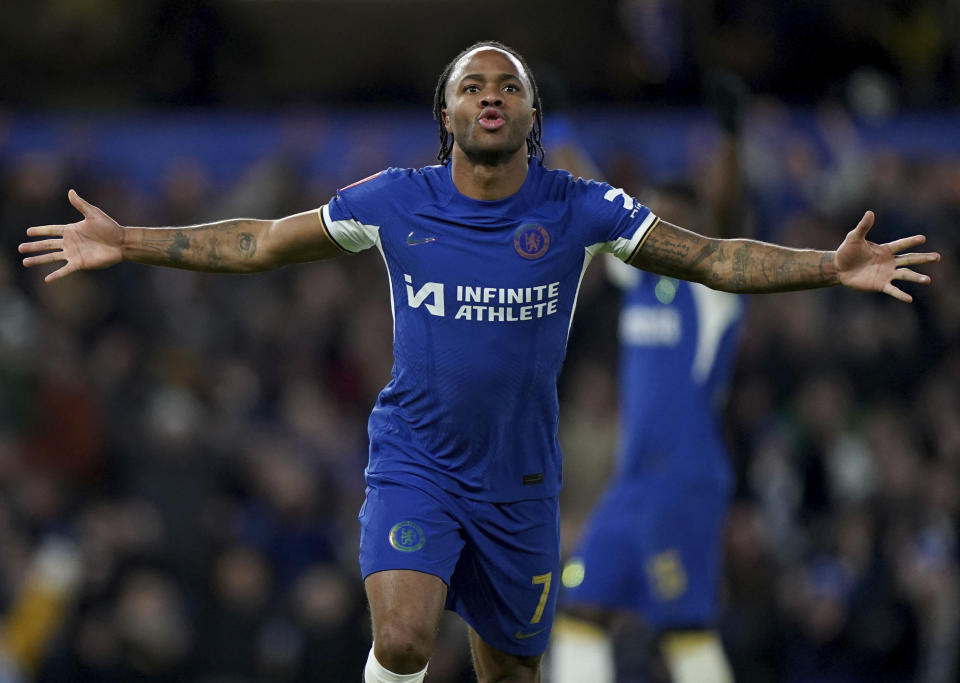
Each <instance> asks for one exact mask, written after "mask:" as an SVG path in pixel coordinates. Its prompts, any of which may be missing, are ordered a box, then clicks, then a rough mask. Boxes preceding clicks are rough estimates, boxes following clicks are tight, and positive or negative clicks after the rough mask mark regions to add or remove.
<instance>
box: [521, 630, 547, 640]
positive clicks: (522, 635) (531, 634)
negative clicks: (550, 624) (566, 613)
mask: <svg viewBox="0 0 960 683" xmlns="http://www.w3.org/2000/svg"><path fill="white" fill-rule="evenodd" d="M544 631H546V628H542V629H540V630H539V631H534V632H533V633H521V632H520V631H517V632H516V633H514V634H513V637H514V638H516V639H517V640H523V639H525V638H533V637H534V636H535V635H537V634H540V633H543V632H544Z"/></svg>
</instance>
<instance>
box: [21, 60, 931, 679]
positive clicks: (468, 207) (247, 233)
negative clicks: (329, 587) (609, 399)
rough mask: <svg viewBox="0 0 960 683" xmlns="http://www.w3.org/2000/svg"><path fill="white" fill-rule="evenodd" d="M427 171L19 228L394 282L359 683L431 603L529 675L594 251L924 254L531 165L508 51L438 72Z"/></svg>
mask: <svg viewBox="0 0 960 683" xmlns="http://www.w3.org/2000/svg"><path fill="white" fill-rule="evenodd" d="M434 113H435V115H436V117H437V119H438V122H439V132H440V154H439V159H440V162H441V163H440V165H438V166H431V167H427V168H423V169H419V170H413V169H388V170H386V171H383V172H381V173H378V174H377V175H375V176H371V177H370V178H367V179H366V180H364V181H361V182H359V183H356V184H354V185H351V186H349V187H347V188H344V189H342V190H340V191H339V192H338V193H337V195H336V196H335V197H334V198H332V199H331V200H330V202H329V203H327V204H326V205H324V206H323V207H321V208H320V209H319V210H315V211H307V212H304V213H300V214H296V215H293V216H288V217H286V218H282V219H279V220H253V219H235V220H228V221H222V222H217V223H209V224H204V225H196V226H192V227H187V228H128V227H122V226H120V225H118V224H117V223H116V222H115V221H113V220H112V219H111V218H110V217H109V216H107V215H106V214H105V213H103V212H102V211H101V210H100V209H98V208H96V207H94V206H91V205H90V204H88V203H87V202H85V201H83V200H82V199H81V198H80V197H79V196H77V194H76V193H75V192H73V191H71V192H70V194H69V198H70V201H71V203H72V204H73V205H74V206H75V207H76V208H77V209H78V210H79V211H80V212H81V213H82V214H83V219H82V220H81V221H79V222H77V223H72V224H69V225H49V226H41V227H33V228H30V229H29V230H28V231H27V234H28V236H30V237H35V238H40V239H38V240H35V241H32V242H26V243H24V244H22V245H21V246H20V251H21V252H22V253H29V254H35V255H33V256H29V257H27V258H25V259H24V265H26V266H36V265H42V264H47V263H54V262H59V261H65V262H66V263H65V264H64V265H62V266H61V267H60V268H59V269H58V270H56V271H54V272H53V273H51V274H50V275H48V276H47V280H48V281H52V280H56V279H58V278H61V277H63V276H65V275H68V274H70V273H72V272H74V271H76V270H81V269H95V268H105V267H108V266H111V265H113V264H115V263H118V262H120V261H121V260H130V261H136V262H139V263H146V264H152V265H164V266H174V267H179V268H189V269H194V270H207V271H217V272H253V271H259V270H265V269H268V268H275V267H279V266H282V265H286V264H290V263H298V262H304V261H311V260H317V259H325V258H330V257H333V256H336V255H338V254H341V253H355V252H359V251H361V250H364V249H368V248H370V247H374V246H376V247H377V249H378V250H379V251H380V252H381V254H382V255H383V258H384V262H385V264H386V267H387V271H388V274H389V278H390V291H391V296H392V302H391V303H392V309H393V314H394V339H393V348H394V367H393V372H392V377H391V381H390V382H389V384H388V385H387V386H386V387H385V388H384V389H383V391H382V392H381V394H380V396H379V398H378V400H377V403H376V406H375V407H374V409H373V412H372V414H371V416H370V421H369V435H370V459H369V464H368V466H367V469H366V478H367V497H366V501H365V503H364V505H363V508H362V509H361V512H360V521H361V529H362V530H361V540H360V566H361V570H362V573H363V576H364V580H365V587H366V592H367V598H368V600H369V603H370V610H371V614H372V619H373V637H374V642H373V646H372V648H371V651H370V656H369V658H368V661H367V666H366V669H365V672H364V680H365V681H366V682H367V683H388V682H389V683H405V682H416V681H422V680H423V679H424V676H425V675H426V668H427V662H428V660H429V658H430V655H431V652H432V648H433V642H434V636H435V632H436V628H437V624H438V622H439V620H440V616H441V614H442V612H443V609H444V608H445V607H446V608H448V609H452V610H455V611H456V612H457V613H458V614H460V615H461V616H462V617H463V618H464V619H465V620H466V622H467V623H468V624H469V626H470V641H471V645H472V649H473V659H474V666H475V668H476V670H477V674H478V677H479V680H480V681H483V682H486V681H510V682H515V683H521V682H523V683H529V682H533V681H537V680H539V678H540V656H541V654H542V653H543V651H544V649H545V648H546V645H547V640H548V638H549V634H550V627H551V624H552V621H553V615H554V610H555V605H556V592H557V586H558V581H557V580H556V579H557V577H556V572H557V569H558V563H559V560H560V557H559V555H560V551H559V529H558V520H559V516H558V510H557V494H558V491H559V488H560V449H559V446H558V443H557V420H558V405H557V395H556V382H557V377H558V375H559V372H560V368H561V365H562V362H563V357H564V352H565V348H566V342H567V334H568V332H569V329H570V321H571V318H572V316H573V311H574V307H575V304H576V297H577V290H578V288H579V284H580V280H581V278H582V276H583V273H584V271H585V269H586V267H587V265H588V264H589V263H590V260H591V259H592V257H593V256H594V255H596V254H598V253H601V252H609V253H613V254H614V255H616V256H617V257H618V258H620V259H621V260H623V261H626V262H628V263H630V264H632V265H634V266H637V267H639V268H643V269H645V270H649V271H652V272H655V273H659V274H663V275H668V276H670V277H677V278H682V279H688V280H693V281H697V282H702V283H704V284H706V285H709V286H710V287H713V288H716V289H722V290H727V291H738V292H763V291H786V290H791V289H804V288H812V287H824V286H828V285H833V284H844V285H846V286H848V287H852V288H855V289H863V290H869V291H883V292H886V293H887V294H890V295H891V296H894V297H896V298H898V299H901V300H904V301H910V296H909V295H908V294H906V293H905V292H903V291H901V290H900V289H899V288H897V287H896V286H895V285H894V284H893V283H894V282H895V281H897V280H905V281H909V282H919V283H926V282H928V281H929V278H928V277H927V276H925V275H921V274H919V273H916V272H914V271H912V270H910V269H909V268H908V266H911V265H917V264H922V263H930V262H932V261H935V260H937V259H938V258H939V256H938V255H937V254H900V252H902V251H904V250H906V249H909V248H911V247H914V246H916V245H919V244H921V243H922V242H923V241H924V238H923V237H922V236H916V237H910V238H905V239H901V240H897V241H895V242H892V243H890V244H886V245H875V244H872V243H870V242H867V241H866V240H865V235H866V233H867V231H868V230H869V229H870V227H871V225H872V224H873V214H872V213H870V212H868V213H867V214H866V215H865V216H864V218H863V220H862V221H861V222H860V224H859V225H858V226H857V227H856V228H855V229H854V230H853V231H851V232H850V233H849V234H848V235H847V238H846V239H845V240H844V242H843V244H841V246H840V248H839V249H838V250H837V251H835V252H819V251H810V250H793V249H787V248H783V247H778V246H774V245H770V244H763V243H760V242H753V241H748V240H718V239H711V238H707V237H703V236H700V235H698V234H696V233H693V232H689V231H687V230H684V229H682V228H679V227H677V226H674V225H670V224H669V223H666V222H663V221H660V220H659V219H658V218H657V217H655V216H654V215H653V214H652V213H651V212H650V211H649V210H648V209H647V208H646V207H644V206H643V205H641V204H639V203H638V202H637V201H636V200H634V199H633V198H632V197H630V196H628V195H626V194H625V193H624V192H623V191H622V190H617V189H615V188H612V187H610V186H609V185H606V184H603V183H597V182H593V181H584V180H582V179H574V178H573V177H572V176H571V175H570V174H569V173H566V172H563V171H551V170H548V169H546V168H545V167H544V166H543V165H542V163H541V161H540V158H539V157H541V156H542V151H543V150H542V148H541V146H540V131H541V107H540V102H539V96H538V93H537V86H536V82H535V81H534V78H533V74H532V73H531V72H530V70H529V69H528V68H527V66H526V64H525V62H524V61H523V59H522V58H521V57H520V56H519V55H518V54H517V53H516V52H514V51H513V50H511V49H510V48H507V47H505V46H504V45H501V44H500V43H496V42H484V43H479V44H477V45H474V46H471V47H470V48H468V49H467V50H465V51H464V52H462V53H461V54H460V55H458V56H457V57H456V58H455V59H454V60H453V61H452V62H450V64H449V65H448V66H447V67H446V69H445V70H444V71H443V73H442V75H441V77H440V81H439V83H438V85H437V91H436V98H435V106H434Z"/></svg>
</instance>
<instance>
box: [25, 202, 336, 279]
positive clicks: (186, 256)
mask: <svg viewBox="0 0 960 683" xmlns="http://www.w3.org/2000/svg"><path fill="white" fill-rule="evenodd" d="M67 196H68V198H69V200H70V203H71V204H73V206H74V207H75V208H76V209H77V210H78V211H79V212H80V213H81V214H83V218H82V219H81V220H80V221H78V222H76V223H69V224H66V225H41V226H35V227H32V228H28V229H27V236H28V237H37V238H44V239H37V240H34V241H31V242H24V243H22V244H21V245H20V247H19V251H20V253H21V254H35V255H34V256H28V257H27V258H24V259H23V265H25V266H27V267H30V266H39V265H44V264H47V263H57V262H59V261H65V262H66V263H65V264H64V265H62V266H61V267H60V268H59V269H57V270H55V271H53V272H52V273H50V274H49V275H47V276H46V278H45V280H46V281H47V282H53V281H54V280H58V279H60V278H62V277H64V276H66V275H69V274H70V273H73V272H75V271H78V270H96V269H100V268H108V267H110V266H112V265H114V264H116V263H119V262H120V261H136V262H137V263H146V264H150V265H155V266H170V267H173V268H185V269H188V270H204V271H210V272H218V273H251V272H256V271H261V270H268V269H270V268H277V267H280V266H283V265H287V264H289V263H300V262H303V261H313V260H317V259H325V258H330V257H331V256H336V255H337V254H339V253H342V251H341V250H340V249H339V247H337V246H336V245H335V244H334V243H333V241H332V240H331V239H330V238H329V237H328V236H327V233H326V231H325V230H324V228H323V225H322V223H321V219H320V216H319V215H318V212H317V211H307V212H304V213H299V214H296V215H293V216H287V217H286V218H281V219H279V220H257V219H252V218H239V219H233V220H226V221H220V222H217V223H206V224H203V225H194V226H190V227H183V228H126V227H123V226H121V225H119V224H118V223H117V222H116V221H115V220H113V219H112V218H110V216H108V215H107V214H106V213H104V212H103V211H101V210H100V209H98V208H97V207H95V206H94V205H93V204H90V203H89V202H87V201H85V200H83V199H81V198H80V196H79V195H78V194H77V193H76V192H74V191H73V190H70V192H69V194H68V195H67Z"/></svg>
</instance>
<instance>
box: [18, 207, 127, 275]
mask: <svg viewBox="0 0 960 683" xmlns="http://www.w3.org/2000/svg"><path fill="white" fill-rule="evenodd" d="M67 198H68V199H69V200H70V203H71V204H73V206H74V208H75V209H76V210H77V211H79V212H80V213H81V214H83V220H81V221H79V222H77V223H68V224H67V225H38V226H34V227H32V228H27V237H45V238H51V239H41V240H35V241H33V242H23V243H22V244H21V245H20V247H19V248H18V251H19V252H20V253H21V254H38V255H37V256H28V257H27V258H25V259H23V265H24V266H26V267H27V268H30V267H32V266H40V265H44V264H47V263H56V262H57V261H66V264H64V265H63V266H61V267H60V268H58V269H57V270H55V271H53V272H52V273H50V274H49V275H47V276H46V277H45V278H44V281H45V282H53V281H54V280H59V279H60V278H62V277H66V276H67V275H69V274H70V273H73V272H74V271H77V270H97V269H100V268H109V267H110V266H112V265H114V264H117V263H119V262H120V261H122V260H123V252H122V249H121V248H122V246H123V228H122V227H120V225H119V224H118V223H117V222H116V221H115V220H113V219H112V218H110V216H108V215H107V214H105V213H104V212H103V211H101V210H100V209H98V208H97V207H95V206H94V205H93V204H90V203H88V202H86V201H85V200H83V199H81V198H80V195H78V194H77V193H76V192H75V191H74V190H70V192H68V193H67ZM39 252H46V253H42V254H41V253H39Z"/></svg>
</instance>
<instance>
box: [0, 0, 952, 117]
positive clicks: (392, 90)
mask: <svg viewBox="0 0 960 683" xmlns="http://www.w3.org/2000/svg"><path fill="white" fill-rule="evenodd" d="M6 4H7V6H6V7H5V8H4V21H3V22H2V23H0V83H3V86H4V87H3V89H2V93H0V101H5V102H7V103H8V104H10V105H13V106H16V107H27V108H35V107H44V108H45V107H70V108H94V109H102V108H118V107H119V108H126V107H154V106H176V105H204V106H208V105H215V106H218V105H226V106H231V107H238V106H239V107H245V108H246V107H255V108H263V107H267V108H273V107H276V106H278V105H290V104H297V105H331V104H343V103H355V104H360V103H364V104H369V103H373V102H383V103H389V104H403V105H408V104H423V103H427V102H429V100H430V98H431V96H432V90H433V86H434V83H435V79H436V77H437V75H438V73H439V71H440V69H441V68H442V66H443V65H444V64H445V63H446V62H447V61H448V60H449V59H450V58H451V57H452V56H453V55H455V54H456V53H457V52H458V51H459V50H460V49H462V48H463V47H464V46H466V45H468V44H470V43H471V42H473V41H475V40H479V39H484V38H491V37H496V38H497V39H499V40H501V41H502V42H505V43H507V44H508V45H511V46H513V47H515V48H516V49H518V50H519V51H520V52H521V53H523V54H524V55H526V56H527V58H528V61H529V62H530V63H531V65H532V66H533V67H534V69H535V70H536V69H537V67H538V66H542V65H544V64H546V63H549V64H550V65H552V66H553V67H555V68H556V69H558V70H560V71H561V72H562V73H563V75H564V76H565V78H566V79H567V81H568V83H569V86H570V91H571V92H575V93H576V94H577V98H582V101H584V102H593V103H611V102H638V101H646V102H648V103H649V102H651V101H655V102H657V103H658V104H660V103H662V104H692V103H696V102H697V101H698V98H699V91H700V87H699V82H700V77H701V75H702V73H703V71H704V69H706V68H712V67H725V68H729V69H732V70H734V71H735V72H737V73H739V74H740V75H741V76H743V77H744V78H745V79H746V81H747V82H748V84H749V85H750V86H751V88H752V89H753V90H754V92H759V93H765V94H772V95H776V96H778V97H781V98H783V99H785V100H786V101H788V102H794V103H802V102H808V101H811V100H818V99H820V98H822V97H823V96H825V95H827V96H837V97H843V96H846V95H848V94H849V93H850V92H852V91H858V92H860V93H861V96H867V97H869V95H870V93H874V95H876V93H877V92H878V90H879V91H880V92H881V93H883V92H886V94H887V95H888V96H889V97H890V98H891V101H893V102H895V103H899V104H901V105H903V106H905V107H907V108H911V109H915V108H922V109H925V108H932V107H942V106H944V105H951V106H953V105H956V104H957V103H958V101H960V99H958V98H960V95H958V91H960V89H958V88H957V87H956V85H957V81H958V77H960V47H958V45H960V41H957V40H956V39H955V36H957V35H958V27H960V19H958V15H960V9H958V7H957V5H956V3H951V2H946V1H944V0H844V2H831V1H828V0H804V1H799V0H775V1H770V0H714V1H712V2H709V1H705V0H676V1H666V0H595V1H593V2H560V1H557V0H552V1H551V0H525V1H523V2H516V1H509V0H486V1H485V2H482V3H475V2H466V1H465V0H393V1H389V0H197V1H195V2H182V1H181V2H178V1H176V0H140V1H138V2H130V1H128V0H83V1H78V0H39V1H37V2H22V1H17V2H13V3H6Z"/></svg>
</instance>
